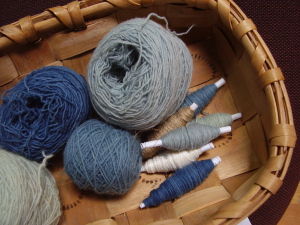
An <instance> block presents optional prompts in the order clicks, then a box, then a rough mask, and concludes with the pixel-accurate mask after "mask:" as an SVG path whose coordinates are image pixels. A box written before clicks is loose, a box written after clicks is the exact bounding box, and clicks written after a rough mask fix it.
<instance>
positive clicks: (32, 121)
mask: <svg viewBox="0 0 300 225" xmlns="http://www.w3.org/2000/svg"><path fill="white" fill-rule="evenodd" d="M2 100H3V103H2V105H1V106H0V137H1V138H0V146H2V147H3V148H5V149H7V150H8V151H11V152H14V153H17V154H19V155H22V156H24V157H25V158H27V159H30V160H34V161H37V162H41V161H42V160H43V158H44V157H43V155H42V151H45V153H46V155H50V154H54V153H56V152H58V151H60V150H61V149H62V148H63V146H64V145H65V143H66V141H67V140H68V138H69V137H70V135H71V133H72V131H73V130H74V129H75V128H76V127H77V126H78V125H79V124H81V123H82V122H83V121H85V120H86V119H87V118H88V117H89V115H90V110H91V104H90V100H89V95H88V89H87V85H86V81H85V80H84V78H83V76H81V75H79V74H77V73H76V72H75V71H73V70H71V69H69V68H67V67H62V66H49V67H44V68H41V69H38V70H35V71H32V72H31V73H30V74H29V75H27V76H26V77H25V78H24V79H23V80H21V81H20V82H19V83H18V84H16V85H15V86H14V87H13V88H12V89H10V90H8V91H6V92H5V93H4V94H3V96H2Z"/></svg>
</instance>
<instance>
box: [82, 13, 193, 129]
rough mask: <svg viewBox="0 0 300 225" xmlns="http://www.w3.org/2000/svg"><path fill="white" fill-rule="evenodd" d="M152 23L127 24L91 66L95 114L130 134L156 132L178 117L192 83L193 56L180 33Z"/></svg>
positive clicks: (104, 43) (107, 40)
mask: <svg viewBox="0 0 300 225" xmlns="http://www.w3.org/2000/svg"><path fill="white" fill-rule="evenodd" d="M152 16H156V17H158V18H160V19H163V20H164V21H165V22H166V24H167V27H168V23H167V20H166V19H165V18H163V17H159V16H157V15H155V14H150V15H149V16H148V17H147V18H136V19H131V20H128V21H125V22H123V23H121V24H119V25H118V26H117V27H115V28H114V29H112V30H111V31H110V32H109V33H108V34H107V35H106V36H105V37H104V38H103V39H102V40H101V42H100V43H99V45H98V46H97V48H96V49H95V51H94V54H93V56H92V58H91V60H90V63H89V67H88V86H89V91H90V96H91V101H92V104H93V106H94V108H95V111H96V112H97V113H98V114H99V115H100V116H101V117H102V118H103V119H104V120H105V121H107V122H109V123H111V124H114V125H117V126H120V127H122V128H124V129H128V130H144V129H149V128H152V127H154V126H156V125H158V124H159V123H161V122H162V121H164V120H166V119H167V118H168V117H169V116H170V115H172V114H173V113H174V112H176V111H177V110H178V109H179V107H180V105H181V104H182V102H183V100H184V98H185V96H186V94H187V90H188V88H189V86H190V81H191V78H192V67H193V63H192V62H193V61H192V57H191V54H190V52H189V50H188V48H187V46H186V45H185V44H184V42H183V41H181V39H179V38H178V37H177V36H178V35H177V34H175V33H174V32H171V31H170V30H169V29H165V28H164V27H162V26H161V25H159V24H158V23H156V22H154V21H152V20H150V17H152Z"/></svg>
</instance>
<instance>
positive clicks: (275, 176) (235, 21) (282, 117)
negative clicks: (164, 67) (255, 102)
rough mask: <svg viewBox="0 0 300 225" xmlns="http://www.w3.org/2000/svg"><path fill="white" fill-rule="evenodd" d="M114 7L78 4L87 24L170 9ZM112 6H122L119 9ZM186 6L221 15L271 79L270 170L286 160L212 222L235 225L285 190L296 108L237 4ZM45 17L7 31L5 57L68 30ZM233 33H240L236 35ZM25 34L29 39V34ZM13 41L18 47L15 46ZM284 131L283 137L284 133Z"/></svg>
mask: <svg viewBox="0 0 300 225" xmlns="http://www.w3.org/2000/svg"><path fill="white" fill-rule="evenodd" d="M110 2H111V3H112V4H111V3H108V2H101V3H98V4H94V5H93V4H92V5H89V6H86V5H85V4H84V2H79V3H77V4H79V5H80V8H81V9H80V10H81V14H82V16H83V18H84V20H85V22H87V21H88V20H89V19H91V18H93V17H94V16H95V15H96V14H98V16H99V18H100V17H101V16H104V15H108V14H111V13H113V12H115V11H116V10H119V9H120V8H119V7H129V8H139V7H140V6H143V5H147V6H148V5H151V4H152V5H156V4H165V2H164V1H161V2H158V1H152V3H151V1H145V2H144V3H143V2H142V3H141V2H140V1H135V2H133V1H122V2H121V3H120V2H119V1H110ZM137 2H138V3H137ZM113 3H115V4H117V5H114V4H113ZM136 3H137V4H136ZM172 3H183V1H176V0H174V1H172ZM187 3H188V4H189V5H190V6H193V7H199V8H204V9H208V8H209V9H211V10H215V11H217V12H218V13H219V16H220V20H221V21H222V22H223V23H224V24H225V25H226V26H227V28H228V29H230V30H231V31H232V32H233V33H234V35H235V36H236V38H237V39H239V40H240V41H241V43H242V44H243V46H244V48H245V51H246V52H247V53H248V54H249V55H250V57H251V58H252V64H253V66H254V68H255V70H256V71H257V75H258V78H260V79H264V78H265V76H266V74H271V75H267V77H268V79H267V81H264V80H263V81H262V84H263V85H262V86H263V88H264V91H265V94H266V97H267V100H268V101H269V102H270V105H271V108H272V109H274V110H272V112H271V113H272V122H273V124H274V126H273V127H272V128H271V130H272V132H271V133H272V135H270V136H268V138H269V140H270V141H269V153H270V159H269V161H268V162H269V164H268V167H272V164H273V163H274V160H273V158H274V157H278V156H279V157H280V158H281V159H280V161H281V163H282V165H280V166H278V165H277V164H276V165H277V166H276V169H275V170H274V171H264V170H262V172H261V174H260V175H259V176H258V179H257V180H256V182H255V183H256V184H253V186H252V187H251V189H250V190H249V191H248V192H247V193H246V194H245V195H244V196H242V197H241V198H240V199H239V200H238V201H236V202H234V203H232V207H229V206H228V205H226V207H224V208H223V209H222V208H221V209H220V210H219V212H217V213H216V214H215V215H214V217H213V218H212V219H213V221H214V223H215V224H219V223H224V224H234V223H237V222H239V221H241V220H242V219H243V218H245V217H246V216H248V215H250V214H251V213H252V212H253V211H255V210H256V209H257V208H258V207H259V206H260V205H261V204H263V203H264V202H265V201H266V200H267V199H268V198H269V197H270V196H271V195H272V194H274V192H276V189H278V188H279V187H280V181H282V180H283V178H284V176H285V174H286V171H287V169H288V166H289V163H290V161H291V157H292V152H293V147H294V144H295V141H296V134H295V130H294V128H293V126H294V124H293V118H292V112H291V106H290V102H289V99H288V96H287V92H286V90H285V86H284V83H283V79H284V77H283V75H282V72H281V70H280V69H278V67H277V65H276V62H275V60H274V58H273V57H272V55H271V53H270V51H269V49H268V48H267V46H266V45H265V43H264V41H263V40H262V38H261V37H260V35H259V33H258V32H257V30H256V28H255V26H253V23H251V20H249V19H248V18H247V17H246V16H245V15H244V13H243V12H242V11H241V10H240V9H239V7H238V6H237V5H235V3H234V2H232V1H231V2H228V1H226V0H219V1H214V0H210V1H208V0H205V1H204V0H202V1H201V0H196V1H192V0H188V1H187ZM73 4H75V3H73ZM41 15H47V17H48V18H47V20H44V21H43V20H41V19H40V18H41ZM41 15H39V16H36V17H32V18H31V19H30V18H29V17H26V18H22V19H21V20H19V22H17V23H14V24H12V25H11V26H5V27H3V28H2V29H1V32H2V33H3V34H4V35H2V37H1V38H0V51H1V53H2V52H3V51H4V50H5V49H8V48H10V47H12V46H15V45H16V46H18V45H17V44H26V43H30V42H34V41H36V40H37V39H38V38H41V37H43V36H44V35H46V34H49V32H50V33H55V32H58V31H60V30H63V29H65V28H66V26H65V25H64V24H63V23H62V22H61V21H60V20H59V19H57V18H56V17H54V16H53V15H52V14H49V13H48V12H45V13H44V14H41ZM35 20H36V21H38V22H36V23H34V22H33V21H35ZM12 26H13V27H14V28H13V27H12ZM234 29H235V32H234V31H233V30H234ZM24 31H25V32H26V34H24ZM28 33H29V34H30V35H29V36H28V35H27V34H28ZM5 35H7V36H8V37H10V38H8V37H6V36H5ZM20 37H21V39H20ZM13 39H15V40H16V41H17V42H15V41H13ZM1 53H0V54H1ZM274 71H276V72H274ZM274 74H275V75H274ZM287 127H288V128H287ZM283 130H284V132H282V131H283ZM286 130H288V131H286ZM274 133H275V135H274ZM274 136H276V139H277V140H276V143H275V144H274ZM272 140H273V143H272ZM271 159H272V161H271ZM266 178H268V180H270V183H266V184H264V181H262V180H265V179H266ZM272 182H273V183H275V184H276V188H275V189H273V188H270V187H269V185H270V184H271V183H272ZM269 189H272V190H269ZM241 207H242V208H244V209H245V213H242V214H240V213H237V210H234V209H239V208H241ZM243 211H244V210H243ZM220 215H223V216H220ZM224 215H226V216H224Z"/></svg>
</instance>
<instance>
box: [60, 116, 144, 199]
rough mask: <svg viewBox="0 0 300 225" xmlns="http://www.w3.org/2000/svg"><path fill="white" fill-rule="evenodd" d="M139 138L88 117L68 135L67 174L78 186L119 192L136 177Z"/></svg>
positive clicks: (110, 192)
mask: <svg viewBox="0 0 300 225" xmlns="http://www.w3.org/2000/svg"><path fill="white" fill-rule="evenodd" d="M141 166H142V154H141V147H140V141H139V140H137V139H136V138H135V137H134V136H133V135H132V134H130V133H129V132H128V131H126V130H122V129H118V128H115V127H113V126H112V125H110V124H107V123H105V122H101V121H99V120H95V119H91V120H87V121H86V122H84V123H83V124H81V125H80V126H79V127H78V128H77V129H76V130H75V131H74V132H73V134H72V135H71V137H70V139H69V140H68V142H67V145H66V148H65V151H64V167H65V171H66V173H67V174H68V175H69V177H70V178H71V179H72V180H73V181H74V183H75V184H77V186H78V187H79V188H80V189H84V190H93V191H95V192H96V193H98V194H108V195H122V194H124V193H126V192H127V191H128V190H129V189H130V188H131V187H132V186H133V184H134V182H135V181H136V180H137V179H138V177H139V174H140V169H141Z"/></svg>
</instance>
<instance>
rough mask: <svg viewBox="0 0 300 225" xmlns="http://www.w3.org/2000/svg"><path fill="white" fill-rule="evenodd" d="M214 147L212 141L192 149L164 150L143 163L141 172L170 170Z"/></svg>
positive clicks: (180, 166)
mask: <svg viewBox="0 0 300 225" xmlns="http://www.w3.org/2000/svg"><path fill="white" fill-rule="evenodd" d="M212 148H214V145H213V143H211V142H210V143H208V144H207V145H204V146H203V147H201V148H198V149H193V150H182V151H179V152H177V151H172V150H165V151H163V152H161V153H160V154H158V155H156V156H154V157H153V158H151V159H148V160H147V161H145V162H144V163H143V166H142V169H141V172H147V173H156V172H171V171H175V170H177V169H180V168H182V167H184V166H186V165H188V164H190V163H192V162H194V161H196V160H197V159H198V158H199V156H200V155H201V154H203V153H204V152H205V151H208V150H210V149H212Z"/></svg>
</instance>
